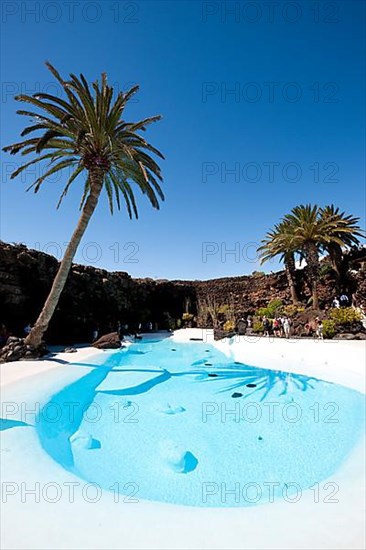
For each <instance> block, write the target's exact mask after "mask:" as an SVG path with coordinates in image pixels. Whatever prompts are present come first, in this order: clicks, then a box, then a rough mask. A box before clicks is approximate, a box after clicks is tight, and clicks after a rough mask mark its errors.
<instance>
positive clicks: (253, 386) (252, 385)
mask: <svg viewBox="0 0 366 550" xmlns="http://www.w3.org/2000/svg"><path fill="white" fill-rule="evenodd" d="M256 387H257V384H247V388H256Z"/></svg>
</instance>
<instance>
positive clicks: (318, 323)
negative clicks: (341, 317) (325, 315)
mask: <svg viewBox="0 0 366 550" xmlns="http://www.w3.org/2000/svg"><path fill="white" fill-rule="evenodd" d="M315 325H316V332H315V333H316V335H317V337H318V338H319V340H323V322H322V321H321V320H320V319H319V317H315Z"/></svg>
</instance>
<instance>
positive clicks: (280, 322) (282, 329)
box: [262, 315, 291, 338]
mask: <svg viewBox="0 0 366 550" xmlns="http://www.w3.org/2000/svg"><path fill="white" fill-rule="evenodd" d="M262 324H263V333H264V336H269V335H270V333H271V331H273V334H274V335H275V336H276V337H278V338H283V337H285V338H290V336H291V319H290V318H289V317H287V316H286V315H284V316H283V317H275V318H274V319H273V321H272V322H271V321H270V320H269V319H268V318H267V317H266V316H265V315H264V316H263V317H262Z"/></svg>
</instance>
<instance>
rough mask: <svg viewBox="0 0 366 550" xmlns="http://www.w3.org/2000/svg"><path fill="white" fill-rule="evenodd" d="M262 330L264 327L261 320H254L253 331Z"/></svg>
mask: <svg viewBox="0 0 366 550" xmlns="http://www.w3.org/2000/svg"><path fill="white" fill-rule="evenodd" d="M263 331H264V327H263V323H262V321H254V323H253V332H256V333H258V332H263Z"/></svg>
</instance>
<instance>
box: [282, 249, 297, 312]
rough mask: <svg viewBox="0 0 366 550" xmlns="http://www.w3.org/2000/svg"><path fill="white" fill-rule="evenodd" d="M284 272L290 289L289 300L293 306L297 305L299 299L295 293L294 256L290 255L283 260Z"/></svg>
mask: <svg viewBox="0 0 366 550" xmlns="http://www.w3.org/2000/svg"><path fill="white" fill-rule="evenodd" d="M284 263H285V272H286V277H287V282H288V285H289V287H290V293H291V300H292V303H293V304H294V305H296V304H298V303H299V297H298V295H297V291H296V275H295V273H296V268H295V259H294V255H293V254H292V253H291V254H289V255H287V256H286V258H285V262H284Z"/></svg>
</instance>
